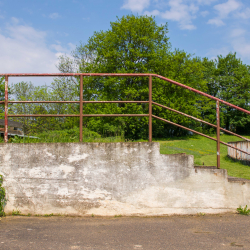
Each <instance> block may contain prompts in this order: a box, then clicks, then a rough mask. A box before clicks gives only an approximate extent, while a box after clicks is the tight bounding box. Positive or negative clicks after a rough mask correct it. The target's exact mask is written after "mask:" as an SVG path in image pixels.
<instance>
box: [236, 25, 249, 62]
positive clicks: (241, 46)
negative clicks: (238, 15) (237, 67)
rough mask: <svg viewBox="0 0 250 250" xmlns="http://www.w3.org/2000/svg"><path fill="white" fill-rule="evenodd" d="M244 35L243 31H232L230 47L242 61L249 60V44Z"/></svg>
mask: <svg viewBox="0 0 250 250" xmlns="http://www.w3.org/2000/svg"><path fill="white" fill-rule="evenodd" d="M246 35H247V33H246V31H245V30H243V29H235V30H233V31H232V33H231V36H232V38H233V39H232V41H231V45H232V47H233V49H234V51H236V52H237V54H238V55H239V56H240V57H241V58H242V59H246V60H250V42H249V39H247V38H246Z"/></svg>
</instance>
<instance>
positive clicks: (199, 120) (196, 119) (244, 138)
mask: <svg viewBox="0 0 250 250" xmlns="http://www.w3.org/2000/svg"><path fill="white" fill-rule="evenodd" d="M152 103H153V104H155V105H157V106H159V107H161V108H165V109H168V110H170V111H173V112H175V113H177V114H180V115H183V116H186V117H188V118H191V119H193V120H195V121H198V122H202V123H204V124H207V125H209V126H212V127H214V128H217V126H216V125H214V124H212V123H210V122H206V121H204V120H201V119H199V118H197V117H194V116H191V115H188V114H186V113H183V112H180V111H178V110H175V109H172V108H169V107H167V106H164V105H162V104H159V103H157V102H152ZM220 130H222V131H224V132H226V133H228V134H231V135H234V136H237V137H239V138H241V139H243V140H246V141H250V140H249V139H248V138H246V137H244V136H241V135H238V134H235V133H234V132H231V131H229V130H227V129H224V128H221V127H220Z"/></svg>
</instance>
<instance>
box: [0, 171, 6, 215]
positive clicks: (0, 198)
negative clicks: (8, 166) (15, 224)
mask: <svg viewBox="0 0 250 250" xmlns="http://www.w3.org/2000/svg"><path fill="white" fill-rule="evenodd" d="M2 183H3V176H2V175H0V217H2V216H5V213H4V207H5V206H6V202H7V199H6V198H5V189H4V188H3V187H2Z"/></svg>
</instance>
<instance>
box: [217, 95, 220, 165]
mask: <svg viewBox="0 0 250 250" xmlns="http://www.w3.org/2000/svg"><path fill="white" fill-rule="evenodd" d="M216 125H217V128H216V132H217V168H220V102H219V101H218V100H217V101H216Z"/></svg>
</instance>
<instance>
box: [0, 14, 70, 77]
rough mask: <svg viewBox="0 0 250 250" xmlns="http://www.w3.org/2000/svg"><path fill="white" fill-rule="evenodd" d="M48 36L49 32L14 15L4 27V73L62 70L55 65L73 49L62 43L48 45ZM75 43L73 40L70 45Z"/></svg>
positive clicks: (1, 39)
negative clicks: (66, 47)
mask: <svg viewBox="0 0 250 250" xmlns="http://www.w3.org/2000/svg"><path fill="white" fill-rule="evenodd" d="M46 36H47V34H46V32H44V31H40V30H36V29H34V28H33V27H31V26H28V25H25V24H20V23H19V20H18V19H16V18H12V22H11V23H9V24H7V25H6V26H5V28H4V29H2V30H0V48H1V60H0V69H1V73H55V72H58V69H57V68H56V66H55V65H56V64H57V63H58V56H59V55H61V54H62V53H64V54H65V53H68V52H69V50H67V49H65V48H63V47H62V46H61V45H60V46H59V45H58V44H57V45H58V46H56V45H51V46H49V45H47V43H46ZM72 47H73V45H72V44H70V45H69V49H71V48H72ZM12 79H13V78H12ZM19 80H20V79H19ZM21 80H23V79H21ZM43 81H44V80H43Z"/></svg>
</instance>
